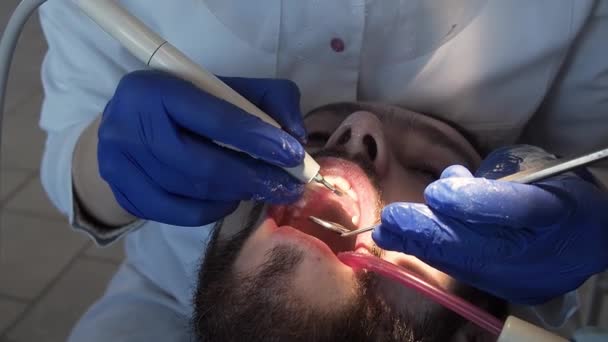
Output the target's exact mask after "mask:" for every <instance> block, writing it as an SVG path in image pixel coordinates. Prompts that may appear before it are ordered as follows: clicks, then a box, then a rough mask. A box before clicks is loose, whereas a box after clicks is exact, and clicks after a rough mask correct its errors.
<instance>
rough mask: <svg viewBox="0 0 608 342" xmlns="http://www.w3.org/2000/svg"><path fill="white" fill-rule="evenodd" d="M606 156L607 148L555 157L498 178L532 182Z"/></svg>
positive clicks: (607, 154)
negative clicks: (565, 157)
mask: <svg viewBox="0 0 608 342" xmlns="http://www.w3.org/2000/svg"><path fill="white" fill-rule="evenodd" d="M607 157H608V148H605V149H603V150H599V151H595V152H592V153H588V154H585V155H582V156H579V157H574V158H568V159H557V160H555V161H554V162H551V163H549V164H545V165H541V166H539V167H535V168H531V169H528V170H524V171H520V172H517V173H514V174H512V175H509V176H505V177H502V178H500V179H499V180H500V181H507V182H515V183H523V184H528V183H533V182H537V181H539V180H543V179H545V178H548V177H551V176H555V175H557V174H560V173H564V172H567V171H570V170H572V169H575V168H577V167H581V166H585V165H588V164H591V163H593V162H596V161H598V160H600V159H603V158H607Z"/></svg>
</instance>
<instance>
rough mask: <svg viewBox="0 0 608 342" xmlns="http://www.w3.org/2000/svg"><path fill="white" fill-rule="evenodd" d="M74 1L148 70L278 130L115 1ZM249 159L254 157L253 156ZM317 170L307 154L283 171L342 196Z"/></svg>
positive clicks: (231, 147) (243, 100)
mask: <svg viewBox="0 0 608 342" xmlns="http://www.w3.org/2000/svg"><path fill="white" fill-rule="evenodd" d="M73 1H74V2H75V3H76V4H77V5H78V7H80V9H81V10H82V11H83V12H84V13H86V15H87V16H89V17H90V18H91V19H92V20H93V21H94V22H95V23H97V24H98V25H99V26H100V27H101V28H102V29H103V30H104V31H106V32H107V33H108V34H109V35H110V36H112V37H114V38H115V39H116V40H118V41H119V42H120V43H121V44H122V45H123V46H124V47H125V48H126V49H127V50H129V51H130V52H131V53H132V54H133V55H134V56H135V57H137V58H138V59H139V60H141V61H142V62H144V63H146V65H147V66H149V67H150V68H152V69H156V70H161V71H165V72H169V73H171V74H173V75H175V76H178V77H181V78H182V79H185V80H187V81H190V82H191V83H192V84H194V85H195V86H197V87H198V88H200V89H201V90H204V91H205V92H207V93H209V94H211V95H213V96H215V97H218V98H220V99H222V100H225V101H227V102H229V103H231V104H233V105H235V106H237V107H239V108H241V109H242V110H244V111H246V112H247V113H249V114H252V115H255V116H256V117H258V118H260V119H261V120H262V121H264V122H266V123H268V124H270V125H272V126H274V127H277V128H281V126H280V125H279V124H278V123H277V122H276V121H275V120H274V119H273V118H272V117H270V116H269V115H268V114H266V113H264V112H263V111H262V110H260V109H259V108H258V107H256V106H255V105H254V104H252V103H251V102H249V101H248V100H247V99H245V98H244V97H243V96H241V95H240V94H239V93H237V92H236V91H234V90H233V89H232V88H230V87H229V86H228V85H226V84H225V83H224V82H222V81H221V80H220V79H219V78H217V77H215V75H213V74H212V73H210V72H208V71H207V70H205V69H204V68H203V67H201V66H200V65H198V64H196V63H194V62H193V61H192V60H191V59H189V58H188V57H187V56H186V55H185V54H183V53H182V52H181V51H179V50H178V49H177V48H175V47H174V46H173V45H171V44H169V43H168V42H167V41H166V40H164V39H163V38H161V37H160V36H159V35H157V34H156V33H155V32H153V31H152V30H150V29H149V28H148V27H147V26H146V25H145V24H144V23H143V22H141V21H140V20H139V19H137V18H135V17H134V16H132V15H131V14H129V12H127V11H126V10H125V9H124V8H122V7H121V6H120V5H118V4H117V2H116V1H112V0H73ZM214 142H215V143H216V144H218V145H220V146H223V147H227V148H229V149H231V150H235V151H239V152H242V151H240V150H239V149H237V148H235V147H233V146H229V145H227V144H222V143H219V142H216V141H214ZM252 157H254V158H255V156H252ZM320 168H321V167H320V166H319V164H318V163H317V162H316V161H315V160H314V159H313V158H312V157H311V156H310V155H309V154H308V153H306V154H305V156H304V161H303V162H302V164H300V165H299V166H296V167H291V168H284V170H285V171H287V172H288V173H289V174H290V175H292V176H294V177H295V178H297V179H298V180H300V181H301V182H303V183H310V182H311V181H313V180H314V181H315V182H317V183H320V184H322V185H323V186H325V187H326V188H328V189H329V190H331V191H332V192H333V193H335V194H336V195H339V196H342V195H343V193H342V192H341V191H339V190H338V189H337V188H336V187H335V186H333V185H332V184H330V183H329V182H327V180H325V178H323V176H322V175H321V174H320V173H319V170H320Z"/></svg>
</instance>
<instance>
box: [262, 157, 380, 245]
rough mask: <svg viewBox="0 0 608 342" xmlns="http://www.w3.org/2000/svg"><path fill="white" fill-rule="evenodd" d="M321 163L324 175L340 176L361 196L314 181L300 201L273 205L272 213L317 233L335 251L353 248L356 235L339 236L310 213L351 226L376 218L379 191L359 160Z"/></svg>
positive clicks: (279, 220)
mask: <svg viewBox="0 0 608 342" xmlns="http://www.w3.org/2000/svg"><path fill="white" fill-rule="evenodd" d="M319 163H320V165H321V172H322V173H323V174H324V176H328V177H329V178H330V179H333V180H338V182H340V185H341V186H342V187H348V188H351V189H349V191H354V192H357V195H358V196H359V199H361V200H359V201H356V200H354V199H353V198H351V197H350V196H336V195H335V194H333V193H332V192H331V191H329V190H328V189H326V188H325V187H322V186H315V185H311V186H309V187H307V189H306V192H305V193H304V195H303V197H302V198H301V199H300V200H299V201H298V202H296V203H294V204H292V205H289V206H275V207H271V208H270V211H269V213H271V215H272V216H273V217H274V218H275V220H276V222H277V224H278V225H279V226H285V225H287V226H291V227H295V228H297V229H299V230H300V231H302V232H303V233H306V234H308V235H311V236H314V237H316V238H317V239H319V240H321V241H323V242H324V243H325V244H327V245H328V247H330V248H331V249H332V250H333V251H334V252H335V253H338V252H342V251H352V250H353V249H354V247H355V243H356V241H357V240H358V238H357V237H350V238H343V237H340V236H339V235H338V234H336V233H335V232H332V231H329V230H325V229H324V228H322V227H320V226H318V225H317V224H315V223H313V222H311V221H310V220H309V216H310V215H313V216H317V217H320V218H323V219H326V220H330V221H334V222H337V223H340V224H342V225H344V226H346V227H348V228H349V229H355V228H358V227H359V226H360V225H361V224H363V223H365V222H369V221H374V220H375V213H376V208H375V205H376V203H377V199H376V198H377V197H376V196H377V195H376V191H375V189H374V188H373V186H372V185H371V183H370V181H369V178H368V177H367V175H366V174H365V173H364V172H363V170H361V169H360V168H359V167H358V166H357V165H356V164H353V163H351V162H347V161H345V160H342V159H338V158H320V159H319ZM345 190H346V189H345ZM361 204H364V205H366V206H361Z"/></svg>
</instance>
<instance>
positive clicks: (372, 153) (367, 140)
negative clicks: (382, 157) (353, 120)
mask: <svg viewBox="0 0 608 342" xmlns="http://www.w3.org/2000/svg"><path fill="white" fill-rule="evenodd" d="M363 145H365V148H367V154H368V155H369V158H370V159H371V160H372V161H374V160H376V156H377V155H378V146H377V145H376V140H375V139H374V138H373V137H372V136H371V135H369V134H368V135H365V136H364V137H363Z"/></svg>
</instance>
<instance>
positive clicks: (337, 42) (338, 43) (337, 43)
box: [329, 38, 344, 52]
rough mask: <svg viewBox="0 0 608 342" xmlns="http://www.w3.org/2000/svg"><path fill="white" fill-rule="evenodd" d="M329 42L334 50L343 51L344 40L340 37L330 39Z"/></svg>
mask: <svg viewBox="0 0 608 342" xmlns="http://www.w3.org/2000/svg"><path fill="white" fill-rule="evenodd" d="M329 44H330V45H331V49H332V50H334V51H335V52H342V51H344V41H343V40H342V39H340V38H334V39H332V40H331V42H330V43H329Z"/></svg>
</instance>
